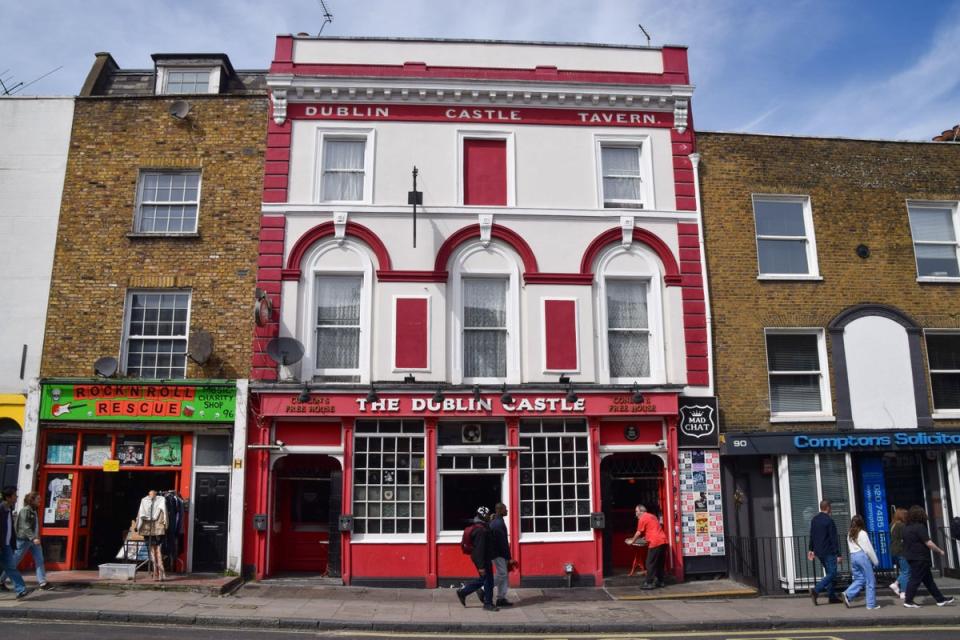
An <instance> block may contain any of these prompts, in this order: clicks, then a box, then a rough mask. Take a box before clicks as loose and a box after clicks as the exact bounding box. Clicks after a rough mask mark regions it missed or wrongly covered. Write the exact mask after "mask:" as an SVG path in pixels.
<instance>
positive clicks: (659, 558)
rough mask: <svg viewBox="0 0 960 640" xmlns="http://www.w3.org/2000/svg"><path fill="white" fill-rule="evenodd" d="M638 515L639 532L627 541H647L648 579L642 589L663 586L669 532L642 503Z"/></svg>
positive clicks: (637, 511) (638, 506) (636, 511)
mask: <svg viewBox="0 0 960 640" xmlns="http://www.w3.org/2000/svg"><path fill="white" fill-rule="evenodd" d="M635 513H636V515H637V532H636V533H635V534H633V537H632V538H627V539H626V543H627V544H628V545H629V544H633V543H634V542H636V541H637V539H638V538H643V539H644V540H646V541H647V579H646V581H645V582H644V583H643V586H642V587H640V588H641V589H656V588H657V587H662V586H663V564H664V562H665V561H666V559H667V550H668V545H667V534H665V533H664V532H663V527H661V526H660V520H658V519H657V516H655V515H653V514H652V513H650V512H648V511H647V508H646V507H645V506H643V505H642V504H638V505H637V508H636V510H635Z"/></svg>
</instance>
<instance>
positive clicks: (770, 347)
mask: <svg viewBox="0 0 960 640" xmlns="http://www.w3.org/2000/svg"><path fill="white" fill-rule="evenodd" d="M766 342H767V372H768V374H769V379H770V413H771V415H772V416H803V415H826V414H827V413H829V412H830V411H831V407H830V397H829V388H828V379H827V376H826V374H825V371H826V361H827V358H826V347H825V345H824V337H823V331H822V330H819V329H810V330H774V329H768V330H767V332H766Z"/></svg>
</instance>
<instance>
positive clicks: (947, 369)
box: [926, 331, 960, 411]
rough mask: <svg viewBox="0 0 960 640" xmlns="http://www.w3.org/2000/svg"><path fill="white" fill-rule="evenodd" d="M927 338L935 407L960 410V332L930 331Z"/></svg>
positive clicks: (945, 409) (939, 409)
mask: <svg viewBox="0 0 960 640" xmlns="http://www.w3.org/2000/svg"><path fill="white" fill-rule="evenodd" d="M926 338H927V359H928V360H929V362H930V386H931V387H932V388H933V407H934V409H936V410H938V411H960V332H948V331H943V332H940V331H937V332H928V333H927V335H926Z"/></svg>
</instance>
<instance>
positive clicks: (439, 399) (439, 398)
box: [433, 387, 443, 402]
mask: <svg viewBox="0 0 960 640" xmlns="http://www.w3.org/2000/svg"><path fill="white" fill-rule="evenodd" d="M433 401H434V402H443V389H441V388H440V387H437V392H436V393H434V394H433Z"/></svg>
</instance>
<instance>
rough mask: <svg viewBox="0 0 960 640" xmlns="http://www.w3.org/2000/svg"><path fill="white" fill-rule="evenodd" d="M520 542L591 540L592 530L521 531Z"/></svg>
mask: <svg viewBox="0 0 960 640" xmlns="http://www.w3.org/2000/svg"><path fill="white" fill-rule="evenodd" d="M519 542H520V544H527V543H530V542H593V531H592V530H591V531H576V532H573V531H571V532H570V533H523V534H520V540H519Z"/></svg>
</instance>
